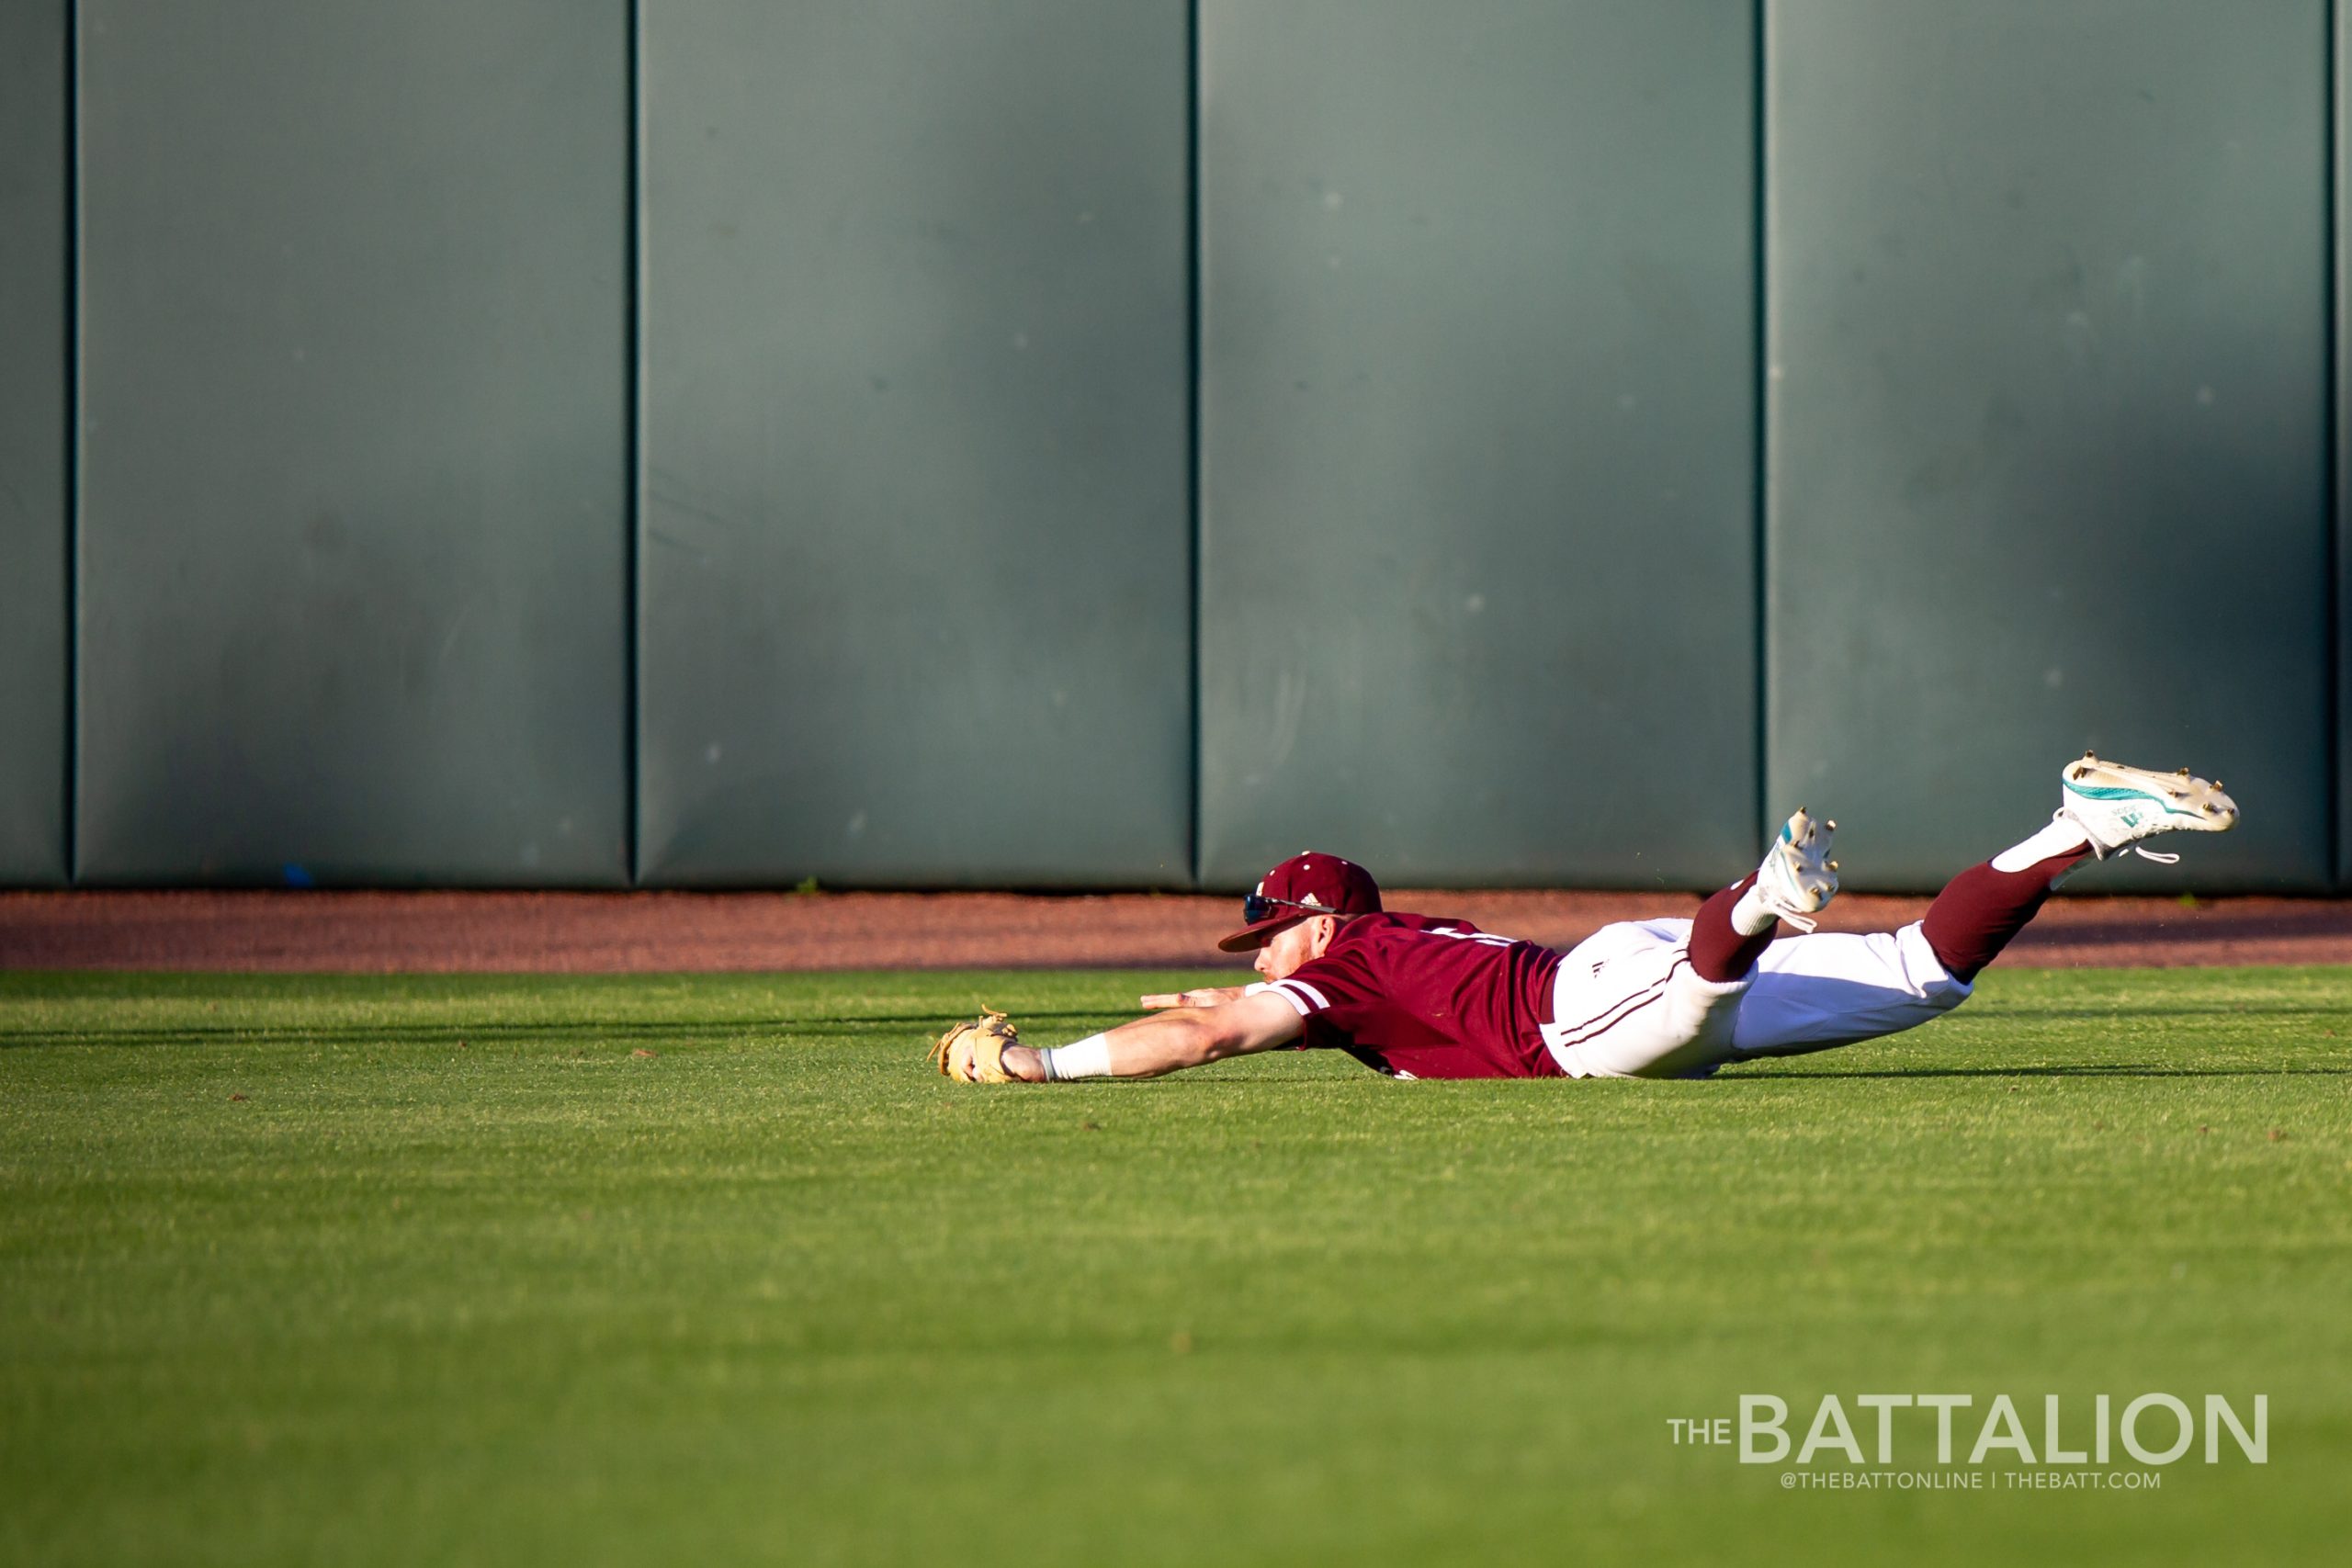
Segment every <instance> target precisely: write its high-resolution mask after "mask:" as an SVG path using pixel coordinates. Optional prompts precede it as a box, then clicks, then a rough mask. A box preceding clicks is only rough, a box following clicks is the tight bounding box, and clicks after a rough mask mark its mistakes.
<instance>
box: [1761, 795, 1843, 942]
mask: <svg viewBox="0 0 2352 1568" xmlns="http://www.w3.org/2000/svg"><path fill="white" fill-rule="evenodd" d="M1837 831H1838V824H1837V823H1835V822H1831V821H1826V820H1825V821H1821V822H1815V820H1814V819H1813V818H1811V817H1809V816H1807V815H1806V814H1805V809H1804V807H1802V806H1800V807H1797V809H1796V814H1795V815H1794V816H1792V817H1791V818H1789V819H1788V821H1787V822H1786V823H1785V824H1783V825H1782V827H1781V836H1780V837H1779V838H1778V839H1775V840H1772V847H1771V848H1770V849H1769V850H1767V851H1765V852H1764V863H1763V864H1762V865H1759V866H1758V867H1757V868H1756V901H1757V902H1758V903H1759V904H1761V905H1763V906H1764V908H1768V909H1770V910H1771V911H1772V913H1773V914H1775V915H1777V916H1779V917H1780V918H1781V919H1783V920H1785V921H1787V922H1788V923H1789V924H1790V925H1792V926H1794V927H1796V929H1797V930H1799V931H1811V930H1813V928H1814V927H1815V925H1817V924H1819V923H1820V922H1818V921H1817V920H1815V919H1814V918H1813V917H1814V916H1815V915H1817V914H1819V913H1820V912H1821V911H1822V910H1823V909H1824V908H1826V907H1827V906H1828V903H1829V900H1831V899H1832V898H1835V897H1838V863H1837V862H1836V861H1834V860H1831V859H1830V858H1829V841H1830V837H1831V835H1833V834H1835V833H1836V832H1837Z"/></svg>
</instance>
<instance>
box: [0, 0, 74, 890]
mask: <svg viewBox="0 0 2352 1568" xmlns="http://www.w3.org/2000/svg"><path fill="white" fill-rule="evenodd" d="M67 22H68V16H67V8H66V6H65V4H64V0H54V3H52V4H31V3H26V4H10V5H6V6H0V886H40V885H50V884H55V883H59V882H62V881H63V880H64V879H65V876H66V874H67V865H66V853H65V777H66V762H65V738H66V712H67V705H68V701H69V696H70V694H69V693H68V690H67V683H68V676H67V673H66V650H67V646H68V644H67V640H66V637H67V634H66V629H65V617H66V605H67V603H68V594H67V591H66V538H67V534H66V446H65V442H66V437H65V431H66V415H65V409H66V398H67V395H68V394H67V383H66V367H67V363H68V357H67V356H68V353H69V344H68V340H67V335H66V331H67V329H66V303H67V299H68V295H67V290H66V263H67V250H66V233H65V224H66V156H67V154H66V148H67V145H68V136H67V128H66V97H65V87H66V28H67Z"/></svg>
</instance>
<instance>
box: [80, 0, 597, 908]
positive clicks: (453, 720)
mask: <svg viewBox="0 0 2352 1568" xmlns="http://www.w3.org/2000/svg"><path fill="white" fill-rule="evenodd" d="M81 68H82V69H81V118H82V137H83V141H82V148H81V155H82V166H83V169H84V185H83V208H84V215H85V223H84V243H85V250H84V255H83V278H82V282H83V317H84V333H85V336H84V340H83V341H84V357H83V383H82V388H83V416H84V420H85V424H84V442H85V459H84V460H85V489H84V491H83V522H82V528H83V570H84V579H83V593H84V598H83V614H82V620H81V627H80V650H81V653H80V658H81V685H82V701H81V710H80V727H81V750H80V784H79V807H78V815H77V844H78V853H79V859H80V870H81V873H82V874H83V875H84V877H85V879H87V880H90V881H94V882H114V883H127V882H171V881H201V882H234V881H251V880H268V881H277V880H279V879H281V878H285V879H290V880H293V881H296V882H300V881H303V880H306V879H316V880H318V881H322V882H325V881H365V882H375V883H403V882H435V883H501V884H533V883H571V884H600V883H605V884H609V883H618V882H621V881H623V880H625V879H626V877H627V875H628V858H627V808H626V801H627V794H628V742H627V731H626V715H627V698H626V693H627V682H628V664H627V646H626V628H627V613H626V611H627V604H628V586H627V578H626V573H625V566H626V561H627V557H628V507H627V501H628V497H627V479H626V473H627V451H628V404H627V387H628V298H629V280H628V260H629V252H628V169H629V139H628V124H629V121H628V6H627V5H626V4H625V3H624V0H593V3H592V0H386V3H384V4H378V5H368V6H320V5H315V4H311V3H308V0H237V3H234V4H229V3H220V4H209V5H204V6H175V5H158V4H139V3H132V0H85V5H84V6H83V9H82V53H81Z"/></svg>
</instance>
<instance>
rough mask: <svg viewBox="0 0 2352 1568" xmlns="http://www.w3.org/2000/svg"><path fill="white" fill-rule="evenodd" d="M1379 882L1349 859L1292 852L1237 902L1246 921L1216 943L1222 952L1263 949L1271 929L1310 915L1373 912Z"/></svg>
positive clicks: (1363, 913) (1270, 936)
mask: <svg viewBox="0 0 2352 1568" xmlns="http://www.w3.org/2000/svg"><path fill="white" fill-rule="evenodd" d="M1379 912H1380V884H1378V883H1377V882H1374V880H1373V879H1372V873H1370V872H1368V871H1366V870H1364V868H1363V867H1362V866H1360V865H1358V864H1357V863H1355V862H1353V861H1351V860H1341V859H1340V857H1339V856H1337V855H1327V854H1322V853H1319V852H1316V851H1314V850H1308V851H1307V852H1305V853H1304V854H1295V855H1293V856H1291V857H1290V859H1288V860H1286V861H1284V862H1283V863H1282V864H1280V865H1278V866H1276V867H1274V869H1273V870H1272V871H1270V872H1268V873H1266V874H1265V877H1264V879H1263V880H1262V881H1261V882H1260V883H1259V884H1258V890H1257V891H1256V892H1255V893H1252V894H1250V896H1249V897H1247V898H1244V899H1243V900H1241V918H1242V919H1245V920H1247V921H1249V922H1250V923H1249V924H1248V925H1246V926H1243V927H1242V928H1241V929H1240V930H1239V931H1235V932H1234V933H1233V934H1232V935H1231V936H1229V937H1227V938H1226V939H1225V940H1224V941H1223V942H1218V943H1217V947H1218V948H1219V949H1220V950H1222V951H1224V952H1226V953H1247V952H1249V951H1250V949H1251V948H1253V947H1263V946H1265V945H1266V943H1267V942H1270V941H1272V939H1273V936H1274V933H1275V932H1277V931H1281V930H1283V928H1284V927H1286V926H1290V925H1293V924H1295V923H1296V922H1298V921H1300V920H1303V919H1306V918H1307V917H1309V916H1310V915H1320V914H1333V915H1376V914H1378V913H1379Z"/></svg>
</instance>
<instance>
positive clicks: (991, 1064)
mask: <svg viewBox="0 0 2352 1568" xmlns="http://www.w3.org/2000/svg"><path fill="white" fill-rule="evenodd" d="M1020 1043H1021V1034H1020V1032H1019V1031H1018V1030H1016V1029H1014V1028H1013V1027H1012V1024H1011V1023H1009V1022H1007V1021H1005V1016H1004V1014H1002V1013H1001V1012H998V1011H996V1010H994V1009H990V1010H987V1011H984V1012H982V1013H981V1014H980V1016H979V1017H978V1018H977V1019H972V1020H969V1021H966V1022H963V1023H957V1024H953V1025H950V1026H949V1028H948V1031H947V1032H946V1033H944V1034H943V1035H941V1036H940V1037H939V1038H938V1040H937V1041H936V1042H934V1043H933V1045H932V1047H931V1062H932V1066H935V1067H937V1068H938V1069H939V1070H940V1071H941V1072H942V1073H944V1074H945V1075H946V1076H947V1077H951V1078H954V1079H955V1080H956V1081H957V1082H958V1083H1012V1082H1015V1081H1017V1080H1016V1079H1015V1078H1014V1077H1013V1076H1012V1074H1011V1073H1008V1072H1006V1071H1005V1070H1004V1048H1005V1047H1006V1046H1008V1045H1018V1044H1020Z"/></svg>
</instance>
